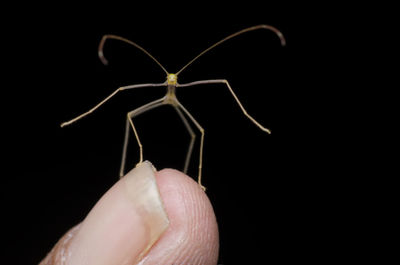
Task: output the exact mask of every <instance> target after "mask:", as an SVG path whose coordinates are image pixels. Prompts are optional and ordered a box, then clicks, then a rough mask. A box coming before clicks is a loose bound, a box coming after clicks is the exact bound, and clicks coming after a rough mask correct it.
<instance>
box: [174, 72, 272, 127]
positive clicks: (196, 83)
mask: <svg viewBox="0 0 400 265" xmlns="http://www.w3.org/2000/svg"><path fill="white" fill-rule="evenodd" d="M203 84H225V85H226V86H227V87H228V89H229V92H231V94H232V96H233V98H234V99H235V100H236V102H237V104H238V105H239V107H240V109H241V110H242V112H243V114H244V115H245V116H246V117H247V118H248V119H249V120H250V121H251V122H252V123H254V124H255V125H257V126H258V128H260V129H261V130H262V131H264V132H266V133H268V134H271V131H270V130H269V129H268V128H265V127H264V126H262V125H261V124H260V123H259V122H258V121H256V120H255V119H254V118H253V117H252V116H250V114H248V113H247V110H246V109H245V108H244V107H243V105H242V103H241V102H240V100H239V98H238V97H237V96H236V94H235V92H233V89H232V87H231V86H230V85H229V82H228V80H226V79H213V80H201V81H195V82H191V83H187V84H179V87H188V86H194V85H203Z"/></svg>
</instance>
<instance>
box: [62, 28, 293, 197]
mask: <svg viewBox="0 0 400 265" xmlns="http://www.w3.org/2000/svg"><path fill="white" fill-rule="evenodd" d="M258 29H267V30H270V31H272V32H274V33H275V34H276V35H277V36H278V37H279V39H280V41H281V45H282V46H285V45H286V41H285V38H284V37H283V34H282V33H281V32H280V31H279V30H278V29H276V28H274V27H272V26H269V25H258V26H254V27H249V28H246V29H243V30H241V31H238V32H236V33H234V34H231V35H229V36H227V37H225V38H224V39H222V40H220V41H219V42H217V43H215V44H214V45H212V46H210V47H209V48H207V49H206V50H204V51H203V52H201V53H200V54H199V55H197V56H196V57H194V58H193V59H192V60H191V61H189V62H188V63H187V64H186V65H185V66H184V67H182V68H181V69H180V70H179V71H178V72H177V73H175V74H174V73H169V72H168V71H167V70H166V69H165V68H164V66H162V65H161V63H160V62H159V61H158V60H156V59H155V58H154V57H153V56H152V55H151V54H150V53H149V52H147V51H146V50H145V49H144V48H142V47H141V46H139V45H138V44H136V43H135V42H132V41H130V40H127V39H125V38H122V37H119V36H115V35H105V36H104V37H103V39H102V40H101V42H100V45H99V57H100V59H101V61H102V62H103V63H104V64H108V61H107V60H106V59H105V57H104V54H103V47H104V43H105V42H106V40H108V39H115V40H120V41H123V42H126V43H128V44H130V45H132V46H135V47H136V48H138V49H139V50H141V51H143V52H144V53H145V54H146V55H148V56H149V57H150V58H151V59H152V60H153V61H154V62H156V63H157V64H158V65H159V66H160V68H161V69H162V70H163V71H164V72H165V73H166V74H167V77H166V81H165V82H163V83H149V84H137V85H128V86H123V87H120V88H118V89H116V90H115V91H114V92H113V93H111V94H110V95H109V96H108V97H106V98H105V99H104V100H102V101H101V102H100V103H98V104H97V105H96V106H94V107H93V108H91V109H90V110H88V111H87V112H85V113H83V114H81V115H79V116H77V117H76V118H74V119H72V120H70V121H67V122H64V123H62V124H61V127H64V126H67V125H70V124H72V123H74V122H76V121H78V120H80V119H81V118H84V117H86V116H87V115H89V114H91V113H92V112H94V111H95V110H97V109H98V108H99V107H100V106H102V105H103V104H104V103H106V102H107V101H108V100H109V99H111V98H112V97H113V96H115V95H116V94H117V93H119V92H120V91H124V90H130V89H135V88H141V87H161V86H165V87H166V88H167V93H166V95H165V96H164V97H162V98H160V99H158V100H155V101H152V102H150V103H148V104H146V105H143V106H141V107H139V108H137V109H135V110H133V111H130V112H128V113H127V120H126V130H125V138H124V145H123V151H122V159H121V166H120V173H119V175H120V177H122V176H123V175H124V173H125V164H126V154H127V146H128V140H129V132H130V128H131V129H132V130H133V133H134V135H135V138H136V141H137V143H138V145H139V162H138V164H140V163H142V162H143V146H142V143H141V141H140V138H139V134H138V132H137V129H136V127H135V125H134V122H133V118H134V117H136V116H138V115H140V114H142V113H144V112H146V111H149V110H151V109H154V108H157V107H160V106H163V105H170V106H172V107H173V108H174V109H175V110H176V112H177V114H178V115H179V117H180V119H181V120H182V122H183V123H184V125H185V127H186V129H187V131H188V132H189V134H190V136H191V141H190V143H189V147H188V151H187V154H186V159H185V165H184V169H183V172H184V173H187V170H188V167H189V163H190V158H191V155H192V151H193V145H194V141H195V137H196V135H195V133H194V131H193V128H192V127H191V125H190V123H193V124H194V125H195V127H196V128H197V129H198V130H199V131H200V134H201V138H200V154H199V166H198V184H199V185H200V187H201V188H202V189H203V190H205V187H204V186H203V185H202V167H203V147H204V135H205V131H204V128H203V127H202V126H201V125H200V124H199V122H198V121H197V120H196V119H195V118H194V117H193V116H192V114H191V113H190V112H189V111H188V110H187V109H186V108H185V107H184V106H183V105H182V104H181V103H180V102H179V100H178V99H177V97H176V94H175V89H176V88H177V87H190V86H196V85H205V84H223V85H225V86H226V87H227V88H228V89H229V92H230V93H231V94H232V96H233V98H234V99H235V101H236V103H237V104H238V105H239V107H240V109H241V110H242V112H243V114H244V115H245V116H246V117H247V118H248V119H249V120H250V121H251V122H252V123H254V124H255V125H256V126H257V127H258V128H260V129H261V130H262V131H264V132H266V133H268V134H270V133H271V131H270V130H269V129H268V128H265V127H264V126H263V125H261V124H260V123H259V122H258V121H257V120H256V119H254V118H253V117H252V116H251V115H250V114H248V112H247V111H246V109H245V108H244V106H243V105H242V103H241V102H240V100H239V98H238V97H237V96H236V94H235V92H234V91H233V89H232V87H231V85H230V84H229V82H228V80H226V79H213V80H200V81H194V82H190V83H186V84H180V83H178V75H179V74H180V73H181V72H182V71H183V70H184V69H186V68H187V67H188V66H189V65H191V64H192V63H193V62H194V61H196V60H197V59H198V58H199V57H200V56H202V55H203V54H205V53H206V52H208V51H209V50H211V49H213V48H214V47H216V46H218V45H220V44H221V43H223V42H225V41H227V40H229V39H231V38H234V37H236V36H238V35H241V34H243V33H245V32H249V31H254V30H258Z"/></svg>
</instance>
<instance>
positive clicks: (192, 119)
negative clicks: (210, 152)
mask: <svg viewBox="0 0 400 265" xmlns="http://www.w3.org/2000/svg"><path fill="white" fill-rule="evenodd" d="M176 102H177V106H178V107H179V108H180V109H182V110H183V112H184V113H185V114H186V115H187V116H188V117H189V119H190V120H191V121H192V122H193V123H194V125H196V127H197V129H199V131H200V133H201V138H200V156H199V174H198V183H199V185H200V187H201V188H202V189H203V190H206V187H204V186H203V185H202V184H201V171H202V167H203V144H204V129H203V127H201V125H200V124H199V123H198V122H197V121H196V120H195V118H193V116H192V115H191V114H190V112H189V111H188V110H187V109H186V108H185V107H184V106H183V105H182V104H181V103H180V102H179V101H176Z"/></svg>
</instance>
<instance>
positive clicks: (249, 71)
mask: <svg viewBox="0 0 400 265" xmlns="http://www.w3.org/2000/svg"><path fill="white" fill-rule="evenodd" d="M180 8H183V9H180ZM18 10H19V9H18V8H16V9H10V12H11V13H12V14H13V16H11V18H10V19H9V20H8V23H10V24H12V25H13V27H7V24H6V23H5V24H4V23H3V27H4V29H5V31H4V38H3V40H2V42H3V43H2V44H3V45H5V48H4V50H3V57H4V58H5V60H3V64H4V66H5V68H6V69H7V70H6V72H5V75H4V77H5V80H7V81H4V83H3V89H2V93H3V95H2V97H1V98H2V101H3V103H2V108H4V110H3V112H2V114H3V115H2V119H3V126H2V130H3V133H4V135H5V136H4V137H2V142H3V148H2V149H3V152H4V154H5V160H3V163H4V167H3V168H4V172H5V173H4V175H3V179H2V182H3V184H2V186H3V189H2V190H3V191H2V195H1V196H2V202H3V203H2V204H3V214H4V215H3V217H2V219H3V221H4V222H5V225H4V226H3V228H4V229H5V230H6V241H7V253H6V254H5V257H6V260H10V262H11V260H12V262H11V263H10V264H35V263H38V262H39V261H40V260H41V258H43V257H44V256H45V255H46V253H47V252H48V251H49V250H50V248H51V247H52V246H53V244H55V243H56V241H57V240H58V238H59V237H61V236H62V235H63V234H64V233H65V231H67V230H68V229H69V228H70V227H72V226H74V225H75V224H77V223H78V222H80V221H81V220H82V219H83V218H84V217H85V215H86V214H87V213H88V211H89V210H90V209H91V207H92V206H93V205H94V204H95V203H96V201H97V200H98V199H99V198H100V197H101V196H102V194H104V192H105V191H107V190H108V189H109V188H110V187H111V186H112V185H113V183H115V182H116V181H117V180H118V170H119V163H120V155H121V148H122V141H123V134H124V129H125V127H124V126H125V118H126V112H128V111H130V110H133V109H135V108H137V107H139V106H141V105H142V104H144V103H147V102H149V101H151V100H154V99H156V98H160V97H162V96H163V95H164V93H165V89H164V88H143V89H137V90H134V91H126V92H122V93H120V94H118V95H117V96H115V97H114V98H113V99H112V100H110V101H109V102H108V103H107V104H105V105H104V106H103V107H102V108H101V109H99V110H98V111H96V112H95V113H93V114H92V115H90V116H89V117H87V118H85V119H83V120H81V121H80V122H78V123H76V124H73V125H72V126H70V127H67V128H63V129H61V128H60V127H59V125H60V123H61V122H63V121H65V120H69V119H71V118H73V117H75V116H76V115H78V114H80V113H82V112H84V111H86V110H88V109H89V108H91V107H92V106H94V105H95V104H96V103H98V102H99V101H100V100H102V99H103V98H104V97H106V96H107V95H109V94H110V93H111V92H113V91H114V90H115V89H116V88H118V87H119V86H122V85H128V84H138V83H147V82H163V81H164V80H165V74H164V73H163V72H162V71H161V69H159V67H158V66H157V65H156V64H155V63H154V62H152V61H151V60H150V59H149V58H147V57H146V56H145V55H143V54H142V53H141V52H140V51H139V50H136V49H134V48H133V47H131V46H128V45H125V44H124V43H121V42H118V41H110V42H108V43H107V45H106V47H105V54H106V55H107V58H108V59H109V62H110V64H109V66H104V65H102V64H101V62H100V60H99V59H98V57H97V47H98V43H99V41H100V39H101V37H102V36H103V35H104V34H116V35H121V36H123V37H126V38H128V39H131V40H133V41H135V42H137V43H138V44H140V45H142V46H143V47H144V48H146V49H147V50H148V51H149V52H150V53H151V54H152V55H153V56H155V57H156V58H158V59H159V61H160V62H161V63H162V64H163V65H164V66H165V67H166V68H167V70H168V71H170V72H174V71H177V70H178V69H180V67H182V66H183V65H184V64H185V63H186V62H188V61H189V60H190V59H192V58H193V57H194V56H195V55H197V54H198V53H199V52H200V51H202V50H203V49H205V48H207V47H208V46H209V45H211V44H213V43H214V42H216V41H218V40H220V39H221V38H223V37H225V36H227V35H228V34H231V33H233V32H235V31H238V30H240V29H243V28H245V27H248V26H253V25H257V24H264V23H265V24H270V25H273V26H275V27H277V28H278V29H280V30H281V31H282V32H283V34H284V35H285V37H286V39H287V47H284V48H282V47H281V46H280V44H279V40H278V38H277V37H276V36H275V35H274V34H273V33H271V32H268V31H263V30H259V31H255V32H251V33H246V34H244V35H242V36H240V37H238V38H236V39H232V40H230V41H228V42H226V43H225V44H223V45H221V46H219V47H218V48H216V49H215V50H213V51H211V52H209V53H208V54H207V55H205V56H204V57H202V58H201V59H199V61H197V62H196V63H194V64H193V65H192V66H190V67H189V68H188V69H187V70H185V71H184V72H183V73H182V74H181V75H180V76H179V78H180V79H179V81H180V82H181V83H185V82H190V81H195V80H202V79H213V78H226V79H227V80H229V81H230V83H231V86H232V88H233V89H234V90H235V91H236V93H237V95H238V97H239V98H240V99H241V101H242V103H243V105H244V106H245V107H246V108H247V110H248V112H249V114H251V115H253V116H254V118H256V119H257V120H258V121H259V122H260V123H261V124H263V125H265V126H266V127H268V128H270V129H271V130H272V135H267V134H265V133H263V132H262V131H261V130H259V129H258V128H257V127H256V126H254V125H253V124H252V123H251V122H250V121H249V120H248V119H246V117H245V116H244V115H243V114H242V113H241V111H240V109H239V107H238V106H237V105H236V102H235V101H234V99H233V98H232V96H231V95H230V93H229V91H228V89H227V88H226V87H224V86H223V85H205V86H196V87H192V88H184V89H183V88H182V89H179V90H178V93H177V96H178V98H179V99H180V100H181V102H182V103H183V104H184V105H185V106H186V108H187V109H188V110H189V111H190V112H191V113H192V115H193V116H194V117H195V118H196V119H197V120H198V122H199V123H200V124H201V125H202V126H203V127H204V128H205V131H206V136H205V146H204V164H203V176H204V185H205V186H206V187H207V188H208V190H207V194H208V196H209V198H210V200H211V202H212V204H213V207H214V209H215V212H216V215H217V219H218V223H219V229H220V243H221V245H220V260H219V263H222V264H264V263H265V264H267V263H271V264H277V263H283V262H285V261H289V260H291V261H293V260H295V261H310V260H313V259H316V258H315V255H313V252H315V247H316V245H317V244H315V243H318V240H319V237H323V232H322V235H319V234H318V233H311V231H314V232H315V229H317V230H318V227H319V219H320V218H322V217H321V216H320V215H319V214H318V213H319V211H320V210H321V208H323V205H322V204H321V203H318V202H316V199H315V187H316V186H318V184H319V183H318V181H319V180H318V179H317V178H315V177H313V173H314V171H315V167H314V166H315V164H317V161H315V160H313V159H314V158H311V157H310V158H309V157H308V155H307V154H309V152H317V151H314V150H312V148H311V143H310V142H309V139H310V138H312V135H317V131H315V130H314V131H313V130H310V127H309V125H310V122H309V119H308V118H309V117H308V116H307V115H308V114H309V113H310V112H312V111H315V108H314V105H313V104H314V103H315V102H313V100H312V99H311V98H310V95H312V94H313V93H314V92H315V91H312V81H309V80H313V79H312V78H315V74H316V73H315V72H310V71H308V70H307V69H308V68H307V66H308V65H310V64H312V63H313V62H312V60H311V57H307V55H306V54H305V53H306V51H305V50H303V47H309V46H312V45H313V44H314V42H313V41H312V40H311V39H309V38H308V35H307V33H306V32H310V31H313V29H312V28H311V29H310V28H307V30H305V29H306V26H305V24H306V20H307V16H306V15H304V16H302V15H301V14H304V13H300V14H299V13H298V12H297V11H298V10H299V9H298V7H296V6H290V5H288V6H285V7H279V8H277V7H273V6H268V5H267V6H264V5H261V4H258V3H252V4H250V3H240V4H229V5H228V6H223V7H216V6H215V5H213V4H206V3H203V5H202V6H200V7H199V6H196V4H194V5H188V6H184V7H182V6H178V5H173V4H171V5H161V6H159V5H158V4H157V5H155V6H153V7H142V6H135V5H131V6H129V7H121V6H117V5H116V6H103V7H99V5H96V6H92V7H85V8H84V7H81V6H62V5H59V6H32V7H29V6H25V7H24V11H22V12H19V11H18ZM310 77H311V78H310ZM313 95H314V96H315V94H313ZM318 104H323V99H322V100H321V99H320V100H319V103H318ZM320 118H321V119H323V117H320ZM135 122H136V126H137V129H138V131H139V134H140V137H141V139H142V142H143V145H144V156H145V159H148V160H150V161H151V162H153V163H154V165H155V166H156V167H157V168H158V169H162V168H165V167H172V168H177V169H181V168H182V166H183V162H184V157H185V150H186V146H187V144H188V141H189V136H188V134H187V132H186V131H185V129H184V127H183V125H182V124H181V123H180V121H179V119H178V117H177V115H176V114H175V113H174V112H173V110H172V108H168V107H162V108H159V109H157V110H153V111H151V112H149V113H146V114H143V115H142V116H140V117H138V118H137V119H135ZM310 136H311V137H310ZM131 139H133V138H131ZM197 139H199V137H198V138H197ZM131 143H134V141H131ZM198 144H199V142H196V145H195V149H194V156H193V159H192V163H191V165H190V171H189V175H191V176H196V167H197V163H198V156H197V153H198V148H199V146H198ZM320 144H321V145H322V146H323V145H324V141H321V143H320ZM314 155H315V154H314ZM317 155H318V154H317ZM319 159H320V160H321V157H320V158H319ZM137 160H138V148H137V146H136V145H135V144H132V145H131V146H130V149H129V161H128V163H129V165H130V166H133V165H134V164H135V163H136V162H137ZM322 160H323V158H322ZM310 165H311V167H310ZM313 165H314V166H313ZM324 189H325V187H324V185H322V186H319V187H318V192H320V193H324ZM316 227H317V228H316Z"/></svg>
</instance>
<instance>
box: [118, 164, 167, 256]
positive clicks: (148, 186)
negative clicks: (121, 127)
mask: <svg viewBox="0 0 400 265" xmlns="http://www.w3.org/2000/svg"><path fill="white" fill-rule="evenodd" d="M155 171H156V169H155V168H154V167H153V165H152V164H151V163H150V162H149V161H145V162H143V163H141V164H139V165H138V166H137V167H136V168H135V169H134V170H132V171H131V172H130V173H128V175H126V176H125V178H124V179H123V180H124V181H125V187H126V189H127V193H128V194H129V197H130V199H131V200H132V203H133V204H134V205H135V208H136V211H137V212H138V213H139V215H140V216H141V217H142V221H143V223H144V224H145V226H146V228H147V230H148V235H149V238H148V242H147V245H146V247H145V248H144V249H143V251H142V252H141V254H140V255H139V258H138V260H140V259H141V258H142V257H143V256H144V255H145V254H146V253H147V252H148V251H149V249H150V248H151V247H152V246H153V244H154V243H155V242H156V241H157V240H158V239H159V238H160V236H161V235H162V233H163V232H164V231H165V230H166V229H167V228H168V225H169V220H168V216H167V213H166V212H165V209H164V204H163V202H162V199H161V196H160V192H159V190H158V187H157V182H156V178H155V175H154V172H155Z"/></svg>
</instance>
